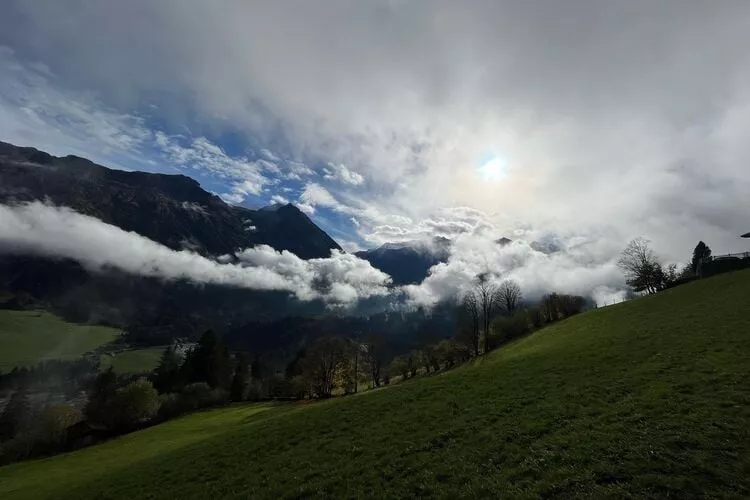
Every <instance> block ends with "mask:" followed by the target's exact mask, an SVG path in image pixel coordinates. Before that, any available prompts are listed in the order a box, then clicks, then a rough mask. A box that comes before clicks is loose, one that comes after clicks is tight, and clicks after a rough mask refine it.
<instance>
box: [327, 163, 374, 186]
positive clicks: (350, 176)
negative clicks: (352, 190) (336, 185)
mask: <svg viewBox="0 0 750 500" xmlns="http://www.w3.org/2000/svg"><path fill="white" fill-rule="evenodd" d="M323 178H324V179H327V180H330V181H339V182H343V183H344V184H351V185H353V186H359V185H361V184H362V183H364V182H365V178H364V177H362V176H361V175H360V174H358V173H357V172H354V171H352V170H349V169H348V168H346V165H343V164H338V165H336V164H334V163H328V166H327V167H324V168H323Z"/></svg>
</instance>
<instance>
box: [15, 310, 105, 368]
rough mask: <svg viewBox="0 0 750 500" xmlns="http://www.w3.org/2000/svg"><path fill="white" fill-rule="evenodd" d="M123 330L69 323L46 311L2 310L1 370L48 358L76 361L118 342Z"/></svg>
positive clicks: (28, 364)
mask: <svg viewBox="0 0 750 500" xmlns="http://www.w3.org/2000/svg"><path fill="white" fill-rule="evenodd" d="M118 333H119V331H118V330H117V329H115V328H109V327H105V326H90V325H77V324H74V323H68V322H66V321H63V320H62V319H60V318H58V317H57V316H55V315H53V314H50V313H48V312H44V311H12V310H0V370H2V371H4V372H5V371H10V370H11V369H12V368H13V367H15V366H31V365H34V364H36V363H37V362H39V361H43V360H48V359H75V358H78V357H79V356H81V354H84V353H86V352H89V351H92V350H94V349H96V348H97V347H100V346H102V345H104V344H106V343H108V342H111V341H112V340H114V339H115V338H116V337H117V335H118Z"/></svg>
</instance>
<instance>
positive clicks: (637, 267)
mask: <svg viewBox="0 0 750 500" xmlns="http://www.w3.org/2000/svg"><path fill="white" fill-rule="evenodd" d="M617 267H619V268H620V270H621V271H622V272H623V274H624V275H625V280H626V283H627V284H628V285H630V286H631V287H633V289H634V290H635V291H636V292H641V291H646V292H648V293H654V292H657V291H659V290H660V289H661V287H662V281H663V280H662V279H661V277H662V275H663V271H662V268H661V264H659V261H658V260H657V259H656V255H655V254H654V252H653V250H651V248H650V247H649V246H648V241H647V240H645V239H643V238H636V239H634V240H633V241H631V242H630V243H628V246H627V247H625V250H623V252H622V254H621V255H620V258H619V259H618V260H617Z"/></svg>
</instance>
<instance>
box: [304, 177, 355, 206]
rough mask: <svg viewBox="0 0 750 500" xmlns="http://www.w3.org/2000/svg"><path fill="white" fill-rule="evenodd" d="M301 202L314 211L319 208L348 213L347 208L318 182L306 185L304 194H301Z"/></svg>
mask: <svg viewBox="0 0 750 500" xmlns="http://www.w3.org/2000/svg"><path fill="white" fill-rule="evenodd" d="M299 201H300V202H301V203H302V204H304V205H306V206H308V207H312V208H313V209H314V208H315V207H316V206H319V207H325V208H330V209H333V210H335V211H346V207H344V206H343V205H342V204H341V203H339V202H338V201H337V200H336V198H334V197H333V195H332V194H331V193H330V192H329V191H328V190H327V189H326V188H324V187H323V186H321V185H320V184H318V183H316V182H310V183H308V184H307V185H305V188H304V190H303V191H302V194H300V197H299Z"/></svg>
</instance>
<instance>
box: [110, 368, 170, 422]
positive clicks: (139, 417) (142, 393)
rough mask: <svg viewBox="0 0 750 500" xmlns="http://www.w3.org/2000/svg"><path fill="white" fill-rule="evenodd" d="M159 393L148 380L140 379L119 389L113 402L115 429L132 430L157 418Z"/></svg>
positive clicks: (112, 417)
mask: <svg viewBox="0 0 750 500" xmlns="http://www.w3.org/2000/svg"><path fill="white" fill-rule="evenodd" d="M158 411H159V393H157V392H156V389H154V386H153V385H151V382H149V381H148V380H146V379H138V380H136V381H135V382H131V383H130V384H128V385H126V386H125V387H123V388H122V389H118V390H117V393H116V394H115V397H114V399H113V400H112V415H111V416H110V418H111V420H112V423H113V424H114V425H112V427H113V428H119V429H132V428H134V427H137V426H138V425H140V424H142V423H144V422H146V421H148V420H150V419H151V418H153V417H155V416H156V413H157V412H158Z"/></svg>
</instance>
